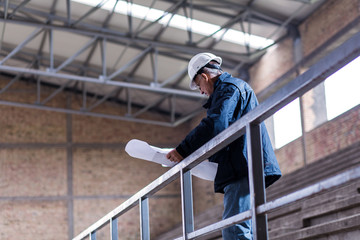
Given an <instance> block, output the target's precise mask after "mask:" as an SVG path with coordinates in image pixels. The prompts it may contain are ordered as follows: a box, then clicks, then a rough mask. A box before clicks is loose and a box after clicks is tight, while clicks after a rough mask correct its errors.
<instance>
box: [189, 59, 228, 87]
mask: <svg viewBox="0 0 360 240" xmlns="http://www.w3.org/2000/svg"><path fill="white" fill-rule="evenodd" d="M210 61H216V62H218V63H219V64H220V65H221V63H222V59H221V57H218V56H215V55H214V54H212V53H207V52H204V53H198V54H196V55H195V56H193V57H192V58H191V59H190V61H189V65H188V74H189V77H190V89H192V90H196V89H197V86H196V83H195V82H194V77H195V75H196V73H197V72H198V71H199V70H200V69H201V68H202V67H204V66H205V65H206V64H208V63H209V62H210Z"/></svg>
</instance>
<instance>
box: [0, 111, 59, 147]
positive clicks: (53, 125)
mask: <svg viewBox="0 0 360 240" xmlns="http://www.w3.org/2000/svg"><path fill="white" fill-rule="evenodd" d="M0 112H1V115H2V117H0V129H1V134H0V143H1V142H2V143H24V142H27V143H28V142H41V143H59V142H65V141H66V115H65V114H62V113H55V112H50V111H42V110H35V109H27V108H20V107H10V106H3V105H0Z"/></svg>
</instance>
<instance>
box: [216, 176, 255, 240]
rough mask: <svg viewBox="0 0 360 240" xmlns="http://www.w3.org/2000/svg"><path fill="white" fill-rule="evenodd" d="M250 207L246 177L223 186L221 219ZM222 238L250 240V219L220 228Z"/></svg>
mask: <svg viewBox="0 0 360 240" xmlns="http://www.w3.org/2000/svg"><path fill="white" fill-rule="evenodd" d="M249 209H250V193H249V182H248V179H247V178H244V179H241V180H238V181H236V182H234V183H230V184H229V185H227V186H226V187H225V188H224V214H223V219H226V218H228V217H231V216H234V215H236V214H239V213H241V212H244V211H247V210H249ZM222 235H223V239H224V240H243V239H246V240H251V239H252V230H251V220H246V221H244V222H241V223H238V224H235V225H233V226H231V227H228V228H225V229H223V230H222Z"/></svg>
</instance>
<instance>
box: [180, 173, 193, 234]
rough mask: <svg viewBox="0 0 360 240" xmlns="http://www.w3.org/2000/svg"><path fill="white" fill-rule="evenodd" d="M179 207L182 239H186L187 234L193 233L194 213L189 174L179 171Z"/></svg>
mask: <svg viewBox="0 0 360 240" xmlns="http://www.w3.org/2000/svg"><path fill="white" fill-rule="evenodd" d="M180 182H181V205H182V219H183V220H182V223H183V239H184V240H186V239H187V234H188V233H190V232H193V231H194V213H193V198H192V183H191V172H190V170H189V171H186V172H184V169H181V171H180Z"/></svg>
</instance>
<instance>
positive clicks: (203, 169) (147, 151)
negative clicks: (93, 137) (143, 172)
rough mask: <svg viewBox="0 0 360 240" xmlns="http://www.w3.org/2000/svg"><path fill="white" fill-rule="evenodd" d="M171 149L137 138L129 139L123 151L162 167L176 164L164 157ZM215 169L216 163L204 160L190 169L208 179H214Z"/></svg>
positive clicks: (194, 173) (200, 176)
mask: <svg viewBox="0 0 360 240" xmlns="http://www.w3.org/2000/svg"><path fill="white" fill-rule="evenodd" d="M171 150H172V148H158V147H154V146H151V145H149V144H148V143H147V142H144V141H141V140H138V139H132V140H130V141H129V142H128V143H127V144H126V146H125V151H126V152H127V153H128V154H129V155H130V156H131V157H134V158H139V159H142V160H146V161H150V162H154V163H158V164H160V165H162V166H163V167H172V166H174V165H175V164H176V163H174V162H171V161H170V160H169V159H167V158H166V154H167V153H168V152H169V151H171ZM216 171H217V163H213V162H209V161H208V160H205V161H203V162H201V163H200V164H198V165H197V166H196V167H194V168H193V169H191V174H192V175H194V176H196V177H199V178H202V179H205V180H208V181H214V179H215V175H216Z"/></svg>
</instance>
